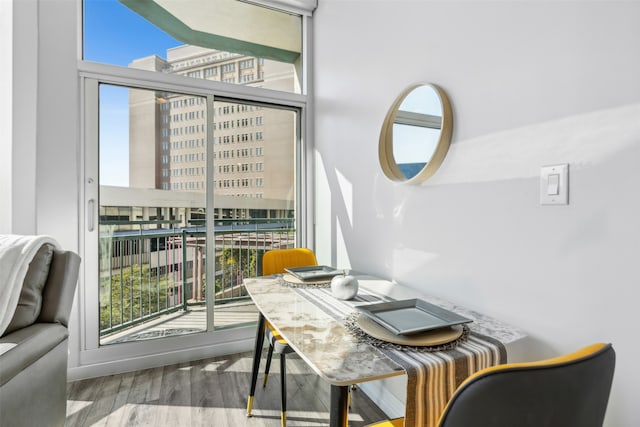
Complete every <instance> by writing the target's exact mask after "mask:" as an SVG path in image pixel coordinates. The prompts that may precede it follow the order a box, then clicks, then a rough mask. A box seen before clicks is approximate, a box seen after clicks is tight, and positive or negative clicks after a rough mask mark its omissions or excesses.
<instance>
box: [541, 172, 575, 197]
mask: <svg viewBox="0 0 640 427" xmlns="http://www.w3.org/2000/svg"><path fill="white" fill-rule="evenodd" d="M540 204H541V205H568V204H569V165H568V164H561V165H553V166H543V167H542V168H541V169H540Z"/></svg>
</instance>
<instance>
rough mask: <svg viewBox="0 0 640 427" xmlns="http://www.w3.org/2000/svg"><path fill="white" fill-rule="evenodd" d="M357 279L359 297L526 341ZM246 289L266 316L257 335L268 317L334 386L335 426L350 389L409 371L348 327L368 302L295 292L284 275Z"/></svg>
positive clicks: (389, 286)
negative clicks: (420, 307) (398, 303)
mask: <svg viewBox="0 0 640 427" xmlns="http://www.w3.org/2000/svg"><path fill="white" fill-rule="evenodd" d="M356 277H357V278H358V281H359V285H360V289H361V291H362V292H360V293H359V295H360V294H365V293H367V294H368V293H369V292H371V295H374V293H375V295H384V296H386V297H388V298H389V299H404V298H416V297H419V298H424V299H425V300H427V301H429V302H431V303H434V304H437V305H440V306H442V307H444V308H446V309H450V310H452V311H455V312H458V313H459V314H462V315H464V316H468V317H470V318H472V319H474V322H473V323H472V324H471V325H472V326H471V328H472V331H476V332H478V333H480V334H483V335H485V336H487V337H492V338H493V339H495V340H497V341H499V342H500V343H502V344H507V343H509V342H511V341H515V340H517V339H520V338H522V337H523V334H522V333H521V332H519V331H517V330H515V329H513V328H510V327H509V326H507V325H504V324H502V323H501V322H498V321H495V320H493V319H491V318H489V317H486V316H482V315H480V314H478V313H475V312H472V311H469V310H464V309H462V308H460V307H456V306H453V305H451V304H448V303H446V302H445V301H440V300H436V299H434V298H428V299H427V298H425V297H424V295H417V293H416V291H415V290H412V289H410V288H407V287H404V286H400V285H398V284H393V283H391V282H389V281H386V280H381V279H377V278H374V277H371V276H366V275H356ZM244 285H245V287H246V289H247V291H248V293H249V295H250V296H251V298H252V299H253V301H254V303H255V304H256V306H257V308H258V310H259V311H260V313H261V315H260V325H259V327H258V331H260V330H261V328H262V326H263V325H264V319H266V320H268V321H269V322H270V323H271V325H272V326H273V327H275V328H276V329H277V330H278V332H279V333H280V334H281V335H282V336H283V338H284V339H286V341H287V342H288V343H289V345H290V346H291V347H292V348H293V349H294V350H295V351H296V353H297V354H298V355H299V356H300V357H301V358H302V359H303V360H304V361H305V362H306V363H307V364H308V365H309V366H310V367H311V368H312V369H313V371H315V372H316V373H317V374H318V375H319V376H320V377H321V378H323V379H325V380H326V381H327V382H329V383H330V384H331V412H330V425H331V426H336V427H337V426H339V427H344V426H347V415H348V412H347V399H348V386H349V385H351V384H358V383H361V382H365V381H372V380H377V379H382V378H388V377H392V376H397V375H403V374H405V373H406V371H405V368H404V367H403V366H401V365H400V364H399V363H396V362H395V361H393V360H392V359H391V358H390V357H388V355H387V354H385V353H384V352H381V351H380V350H379V349H377V348H375V347H373V346H371V345H369V344H367V343H364V342H359V341H358V339H357V338H356V337H355V336H354V335H352V334H351V333H350V332H349V331H348V330H347V329H346V328H345V326H344V323H343V318H344V313H348V312H350V311H353V310H354V307H355V306H357V305H359V304H362V303H363V301H357V300H356V301H342V300H338V299H335V298H333V297H331V294H330V291H329V290H326V289H325V290H320V289H311V290H305V289H304V288H293V287H290V286H287V284H286V283H285V282H284V281H283V280H282V278H281V277H279V276H273V277H271V276H270V277H258V278H250V279H245V280H244ZM369 302H374V301H369ZM256 338H257V341H256V349H255V351H256V353H255V354H256V355H257V357H258V359H257V360H259V357H260V353H259V351H260V350H261V345H262V336H260V333H258V336H257V337H256ZM258 340H259V342H258ZM495 363H498V362H495Z"/></svg>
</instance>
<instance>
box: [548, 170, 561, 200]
mask: <svg viewBox="0 0 640 427" xmlns="http://www.w3.org/2000/svg"><path fill="white" fill-rule="evenodd" d="M559 192H560V175H558V174H557V173H552V174H551V175H549V177H548V179H547V195H548V196H557V195H558V194H559Z"/></svg>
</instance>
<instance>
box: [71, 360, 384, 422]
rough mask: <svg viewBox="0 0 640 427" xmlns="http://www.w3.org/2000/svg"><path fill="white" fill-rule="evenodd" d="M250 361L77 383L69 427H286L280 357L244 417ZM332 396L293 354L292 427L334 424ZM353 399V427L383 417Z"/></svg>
mask: <svg viewBox="0 0 640 427" xmlns="http://www.w3.org/2000/svg"><path fill="white" fill-rule="evenodd" d="M265 353H266V351H265ZM263 356H264V355H263ZM251 363H252V354H250V353H241V354H235V355H230V356H223V357H216V358H211V359H205V360H198V361H194V362H191V363H182V364H177V365H170V366H165V367H159V368H153V369H146V370H143V371H137V372H131V373H126V374H119V375H110V376H107V377H101V378H95V379H88V380H81V381H75V382H71V383H69V385H68V387H67V422H66V426H67V427H95V426H100V427H121V426H126V427H138V426H154V427H156V426H157V427H163V426H167V427H181V426H189V427H191V426H195V427H198V426H202V427H236V426H238V427H245V426H246V427H276V426H280V369H279V360H278V359H277V357H274V361H273V363H272V365H271V372H270V373H269V381H268V382H267V386H266V387H265V388H263V387H262V373H263V372H264V366H265V360H264V357H263V360H262V363H261V365H260V369H261V373H260V377H259V378H258V386H257V390H256V395H255V400H254V404H253V411H252V412H253V416H252V417H250V418H248V417H247V416H246V405H247V396H248V394H249V384H250V376H251ZM329 394H330V386H329V384H327V383H326V382H325V381H324V380H322V379H321V378H319V377H318V376H317V375H316V374H315V373H314V372H312V371H311V369H310V368H309V367H308V366H307V365H306V364H305V363H304V361H302V360H301V359H300V358H299V357H298V356H297V355H295V354H290V355H288V356H287V409H288V410H287V425H288V426H290V427H297V426H314V427H318V426H326V425H328V423H329ZM352 396H353V397H352V407H351V411H350V415H349V419H350V422H349V425H350V426H351V427H363V426H365V425H367V424H370V423H372V422H375V421H378V420H381V419H384V418H385V416H384V414H383V413H382V411H380V409H379V408H378V407H377V406H375V405H374V404H373V403H372V402H371V401H370V400H369V399H368V398H367V397H366V396H365V395H364V394H362V393H359V392H358V391H357V390H356V391H355V392H353V393H352Z"/></svg>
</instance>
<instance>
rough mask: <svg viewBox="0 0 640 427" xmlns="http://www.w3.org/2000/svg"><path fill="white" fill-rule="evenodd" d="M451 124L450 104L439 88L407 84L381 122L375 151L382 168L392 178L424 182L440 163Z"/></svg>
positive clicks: (409, 181) (445, 149)
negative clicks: (378, 142) (377, 148)
mask: <svg viewBox="0 0 640 427" xmlns="http://www.w3.org/2000/svg"><path fill="white" fill-rule="evenodd" d="M452 128H453V118H452V112H451V104H450V103H449V99H448V98H447V95H446V94H445V93H444V91H443V90H442V89H441V88H439V87H438V86H436V85H433V84H416V85H412V86H410V87H408V88H407V89H405V91H404V92H402V93H401V94H400V96H398V98H397V99H396V100H395V102H394V103H393V105H392V106H391V108H390V109H389V112H388V113H387V116H386V117H385V120H384V123H383V125H382V131H381V133H380V145H379V151H378V154H379V157H380V166H382V171H383V172H384V174H385V175H386V176H387V177H388V178H389V179H391V180H393V181H401V182H406V183H409V184H418V183H420V182H423V181H424V180H426V179H427V178H429V177H430V176H431V175H433V174H434V173H435V172H436V170H438V168H439V167H440V164H442V161H443V160H444V156H445V155H446V154H447V150H449V143H450V142H451V131H452Z"/></svg>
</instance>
